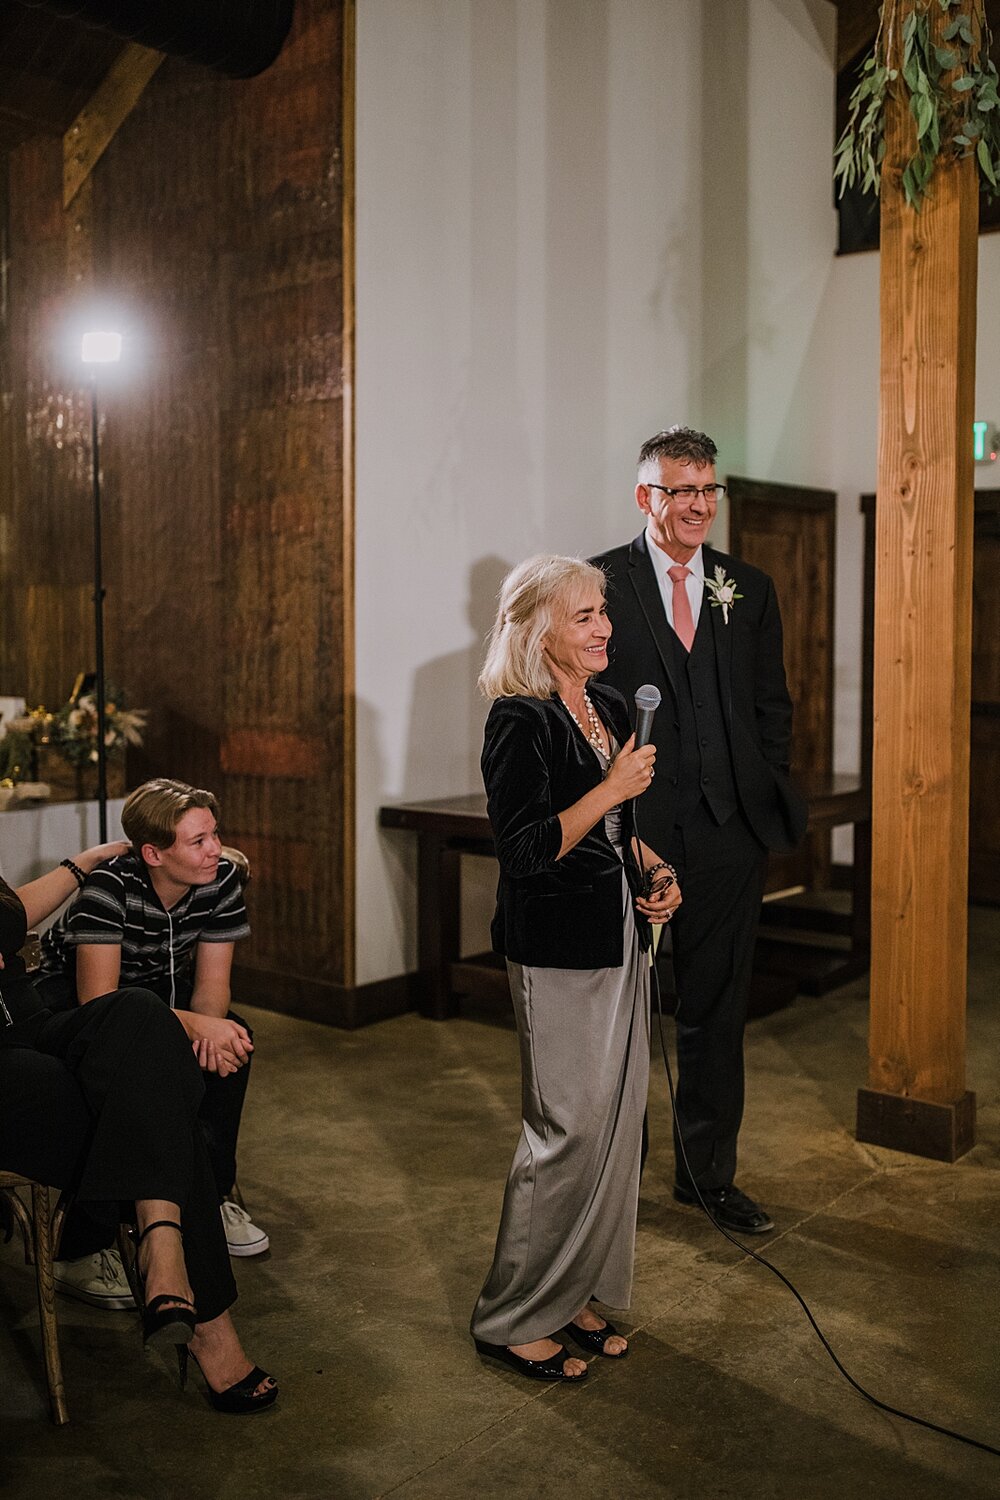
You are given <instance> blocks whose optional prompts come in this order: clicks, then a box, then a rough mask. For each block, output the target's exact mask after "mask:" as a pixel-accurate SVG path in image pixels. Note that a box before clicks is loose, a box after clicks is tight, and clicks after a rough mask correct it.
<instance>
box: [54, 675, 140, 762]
mask: <svg viewBox="0 0 1000 1500" xmlns="http://www.w3.org/2000/svg"><path fill="white" fill-rule="evenodd" d="M145 727H146V712H145V710H144V709H137V708H126V706H125V704H124V702H123V700H122V695H121V693H118V692H116V691H115V690H114V689H113V688H110V689H109V691H108V697H107V700H106V702H105V705H104V744H105V747H106V749H107V753H108V757H109V758H116V757H117V758H120V757H122V756H124V754H125V747H126V745H141V744H142V731H143V730H144V729H145ZM49 739H50V743H51V744H52V746H53V748H54V749H56V750H57V751H58V752H59V754H60V755H61V756H62V757H63V759H64V760H66V761H68V762H69V764H70V765H71V766H74V767H76V768H77V769H79V768H80V767H82V766H87V765H92V764H96V762H97V758H98V757H97V699H96V698H95V696H94V694H93V693H83V694H81V696H80V697H79V698H76V699H70V701H69V702H68V703H64V704H63V706H62V708H60V709H59V710H58V712H57V713H56V714H54V715H53V718H52V726H51V730H50V734H49Z"/></svg>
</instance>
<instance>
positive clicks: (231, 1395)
mask: <svg viewBox="0 0 1000 1500" xmlns="http://www.w3.org/2000/svg"><path fill="white" fill-rule="evenodd" d="M190 1353H191V1351H190V1350H189V1349H188V1346H187V1345H186V1344H180V1345H178V1348H177V1363H178V1365H179V1366H180V1372H181V1390H183V1389H184V1387H185V1386H186V1385H187V1368H188V1355H189V1354H190ZM191 1358H192V1359H193V1360H194V1362H195V1364H196V1365H198V1357H197V1355H194V1354H192V1355H191ZM198 1369H199V1370H200V1371H201V1378H202V1380H204V1381H205V1391H206V1394H207V1396H208V1399H209V1401H211V1403H212V1405H213V1406H214V1407H215V1410H216V1411H223V1412H227V1413H228V1414H229V1415H230V1416H232V1417H247V1416H250V1414H251V1413H252V1412H255V1411H266V1410H267V1408H268V1407H269V1406H273V1405H274V1403H275V1402H276V1401H277V1399H278V1383H277V1381H276V1380H275V1379H274V1376H273V1375H269V1374H268V1373H267V1371H266V1370H262V1369H261V1367H260V1365H254V1367H253V1369H252V1370H251V1371H250V1374H249V1375H245V1376H244V1377H243V1379H242V1380H237V1382H236V1383H235V1385H230V1386H227V1387H226V1389H225V1390H224V1391H213V1390H212V1387H211V1386H210V1385H209V1383H208V1380H207V1379H206V1377H205V1372H204V1370H202V1368H201V1365H198ZM265 1380H270V1381H271V1385H270V1386H269V1387H268V1388H267V1389H266V1390H263V1391H258V1390H257V1387H258V1386H259V1385H260V1384H261V1382H262V1381H265Z"/></svg>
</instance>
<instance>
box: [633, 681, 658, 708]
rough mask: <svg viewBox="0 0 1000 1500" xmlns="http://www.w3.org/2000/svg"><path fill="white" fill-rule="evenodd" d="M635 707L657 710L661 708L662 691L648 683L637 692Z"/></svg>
mask: <svg viewBox="0 0 1000 1500" xmlns="http://www.w3.org/2000/svg"><path fill="white" fill-rule="evenodd" d="M635 706H636V708H639V709H643V708H648V709H656V708H659V706H660V690H659V688H658V687H656V686H655V684H654V683H652V682H646V683H644V684H643V686H642V687H640V688H636V690H635Z"/></svg>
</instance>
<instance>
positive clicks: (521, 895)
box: [482, 683, 649, 969]
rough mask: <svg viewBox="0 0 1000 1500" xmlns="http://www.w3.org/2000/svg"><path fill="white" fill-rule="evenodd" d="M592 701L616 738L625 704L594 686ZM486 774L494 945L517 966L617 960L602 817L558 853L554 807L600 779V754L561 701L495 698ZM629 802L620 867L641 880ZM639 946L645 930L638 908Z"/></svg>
mask: <svg viewBox="0 0 1000 1500" xmlns="http://www.w3.org/2000/svg"><path fill="white" fill-rule="evenodd" d="M589 692H590V696H591V699H592V700H593V704H594V707H595V708H596V710H597V712H598V714H599V715H600V717H601V719H602V721H603V722H604V724H605V725H607V726H608V727H609V728H610V729H611V730H612V731H613V732H614V735H615V737H616V739H617V740H618V743H619V744H620V745H623V744H624V743H625V741H626V740H627V739H628V737H629V735H630V734H631V732H632V731H631V728H630V726H629V717H628V705H627V704H626V703H625V702H624V701H623V699H622V698H621V696H620V695H619V694H618V693H617V692H615V690H614V689H613V688H610V687H607V686H604V685H602V684H597V683H595V684H591V686H590V688H589ZM482 767H483V780H484V782H485V784H486V797H487V811H488V813H489V819H490V826H491V828H492V830H493V838H494V842H495V844H496V852H497V859H498V860H499V862H500V882H499V885H498V887H497V909H496V915H495V917H494V919H493V927H492V938H493V947H494V950H495V951H496V952H497V953H502V954H504V955H505V956H506V957H507V958H509V959H512V960H513V961H514V962H515V963H521V964H538V965H541V966H543V967H545V968H553V969H604V968H614V967H618V966H619V965H620V964H621V963H622V959H623V954H624V925H623V921H622V861H621V860H620V859H619V858H618V855H617V854H616V852H615V850H614V848H613V846H612V844H611V842H610V840H609V839H608V836H607V834H606V833H605V831H604V819H603V818H601V819H600V820H599V821H598V822H597V823H596V824H595V825H594V827H593V828H592V829H591V830H590V832H589V833H587V834H585V835H584V837H583V838H582V839H581V840H580V842H579V843H578V844H577V845H576V846H575V848H573V849H571V850H570V851H569V853H568V854H566V855H565V856H564V857H563V858H562V859H557V857H556V856H557V855H558V853H559V846H560V844H561V843H562V828H561V826H560V823H559V816H558V815H559V813H561V812H564V811H565V810H566V808H567V807H571V806H572V804H573V803H574V802H578V801H579V800H580V798H581V797H583V796H585V795H586V793H587V792H589V791H591V790H592V789H593V788H594V787H595V786H599V785H600V782H601V767H600V764H599V762H598V759H597V756H596V755H595V754H594V752H593V750H592V749H591V747H590V746H589V745H588V744H587V742H586V740H585V739H584V737H583V735H582V734H581V733H580V730H579V729H578V728H577V727H576V725H575V724H574V722H573V720H572V719H571V717H570V715H569V712H568V711H567V709H566V707H565V705H564V704H563V703H562V701H561V700H560V699H559V698H558V697H557V696H556V695H555V694H553V695H552V697H551V698H528V697H515V698H498V699H497V700H496V701H495V702H494V704H493V707H492V708H491V709H490V712H489V717H488V718H487V720H486V735H485V742H484V745H483V757H482ZM632 832H633V825H632V804H631V802H625V803H624V804H623V807H622V839H623V843H624V846H625V848H624V860H625V873H626V876H627V878H628V882H629V887H630V889H631V890H632V893H633V895H635V894H637V893H638V890H639V887H640V874H639V868H638V866H637V864H636V861H635V858H634V856H633V854H632V849H631V840H632ZM635 915H636V926H637V927H638V929H639V936H640V942H641V943H642V946H643V948H646V947H648V945H649V927H648V923H647V922H646V920H645V918H643V917H641V916H640V915H639V914H638V913H636V914H635Z"/></svg>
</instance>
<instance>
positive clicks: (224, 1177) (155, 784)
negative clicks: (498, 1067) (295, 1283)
mask: <svg viewBox="0 0 1000 1500" xmlns="http://www.w3.org/2000/svg"><path fill="white" fill-rule="evenodd" d="M218 817H219V807H218V803H217V801H216V799H215V797H214V795H213V794H212V793H211V792H208V791H202V790H199V789H197V788H195V787H191V786H187V785H185V783H184V782H180V781H171V780H167V779H166V778H161V779H158V780H156V781H147V782H146V783H145V784H144V785H143V786H140V787H138V788H137V789H136V790H135V791H134V792H132V793H131V794H130V796H129V797H128V798H127V799H126V802H125V806H124V807H123V809H122V828H123V829H124V831H125V835H126V837H127V838H128V840H129V841H130V843H131V845H132V848H131V850H130V851H129V852H128V853H127V854H121V855H116V856H115V857H114V858H113V859H109V860H107V861H106V862H105V863H104V864H102V865H99V866H98V867H97V869H96V870H94V871H93V872H92V873H91V874H90V875H88V876H86V877H84V876H83V875H82V872H79V873H78V872H76V871H74V874H76V875H77V879H78V880H79V882H80V887H81V888H80V891H79V892H78V894H77V896H76V897H75V899H74V900H73V902H72V903H71V905H70V906H69V907H68V908H67V910H66V911H65V912H64V913H63V915H62V916H61V917H60V918H59V920H58V921H57V922H56V923H55V925H54V926H53V927H52V928H50V929H49V931H48V932H47V933H46V934H45V936H44V938H43V940H42V948H43V958H42V970H41V974H40V975H39V978H38V981H37V983H38V985H39V988H40V989H41V990H42V992H43V994H44V995H45V997H46V999H47V1000H48V1003H49V1004H50V1005H53V1006H55V1005H59V1004H62V1005H68V1004H72V1003H74V1002H77V1003H79V1004H81V1005H86V1004H87V1003H88V1001H90V1000H93V999H96V997H97V996H98V995H106V994H109V993H110V992H111V991H113V990H116V989H118V988H119V987H120V986H123V985H141V986H142V987H143V988H144V989H149V990H152V991H153V993H154V994H156V995H159V996H160V998H161V999H162V1000H163V1001H164V1002H165V1003H167V1004H168V1005H169V1006H170V1008H171V1010H173V1011H174V1012H175V1014H176V1016H177V1020H178V1022H179V1023H180V1025H181V1026H183V1028H184V1030H185V1032H186V1033H187V1036H188V1038H189V1040H190V1042H191V1045H192V1048H193V1050H194V1053H195V1056H196V1057H197V1058H198V1061H199V1062H200V1063H201V1066H202V1069H203V1075H202V1076H203V1079H204V1083H205V1098H204V1102H203V1104H202V1107H201V1116H200V1117H201V1121H202V1126H203V1129H204V1132H205V1137H206V1141H207V1145H208V1151H209V1157H210V1159H211V1163H212V1170H213V1172H214V1174H215V1181H216V1186H217V1188H218V1191H219V1198H220V1202H221V1212H222V1218H223V1223H224V1224H225V1228H226V1239H227V1241H228V1243H229V1250H230V1254H232V1255H240V1256H244V1255H260V1254H262V1253H263V1251H265V1250H266V1249H267V1248H268V1237H267V1235H266V1234H265V1233H264V1232H263V1230H261V1229H259V1228H258V1227H257V1226H256V1225H255V1224H253V1223H252V1222H251V1220H250V1216H249V1215H248V1214H247V1212H246V1210H245V1209H244V1208H243V1207H242V1204H240V1203H237V1202H234V1201H233V1199H232V1197H231V1195H232V1193H233V1190H234V1186H235V1182H236V1142H237V1136H238V1134H239V1126H240V1116H241V1114H242V1111H243V1102H244V1099H245V1097H246V1090H247V1083H248V1082H249V1075H250V1059H251V1054H252V1052H253V1040H252V1037H251V1033H250V1031H249V1029H248V1027H247V1026H246V1024H245V1023H244V1022H243V1021H242V1020H241V1019H240V1017H239V1016H236V1015H234V1014H233V1013H232V1012H231V1011H230V1009H229V998H230V995H229V979H230V970H231V968H232V962H233V945H234V943H236V942H237V941H238V940H239V939H240V938H244V937H246V936H247V935H248V934H249V931H250V925H249V923H248V921H247V912H246V905H245V903H244V900H243V890H242V886H241V883H240V879H239V872H238V870H237V868H236V866H235V865H234V864H233V862H232V861H231V860H229V859H226V858H224V857H223V855H222V845H221V843H220V840H219V833H218ZM74 1217H75V1219H76V1222H75V1223H74V1222H73V1220H74ZM88 1239H89V1241H90V1243H89V1244H88ZM84 1247H86V1251H89V1252H90V1253H86V1251H85V1248H84ZM94 1250H95V1246H94V1233H93V1226H88V1224H87V1222H86V1221H85V1220H83V1219H82V1216H72V1215H70V1216H68V1218H67V1225H66V1230H65V1231H64V1236H63V1246H62V1255H63V1260H62V1261H60V1262H59V1263H58V1264H57V1268H56V1274H57V1280H58V1282H59V1284H60V1287H61V1289H62V1290H63V1291H67V1292H70V1293H71V1294H72V1293H74V1292H75V1293H76V1294H77V1295H78V1296H81V1297H83V1298H84V1300H86V1301H89V1302H93V1303H96V1304H97V1305H104V1306H121V1305H122V1303H125V1304H126V1305H128V1296H127V1285H126V1286H125V1287H124V1290H122V1289H121V1288H120V1287H115V1286H114V1285H112V1282H115V1281H117V1279H118V1267H117V1266H115V1265H114V1264H113V1262H114V1261H115V1260H116V1259H117V1257H116V1256H115V1255H114V1254H113V1252H109V1251H107V1250H101V1249H98V1250H97V1251H96V1253H94ZM109 1257H110V1263H109ZM91 1283H93V1285H91Z"/></svg>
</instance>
